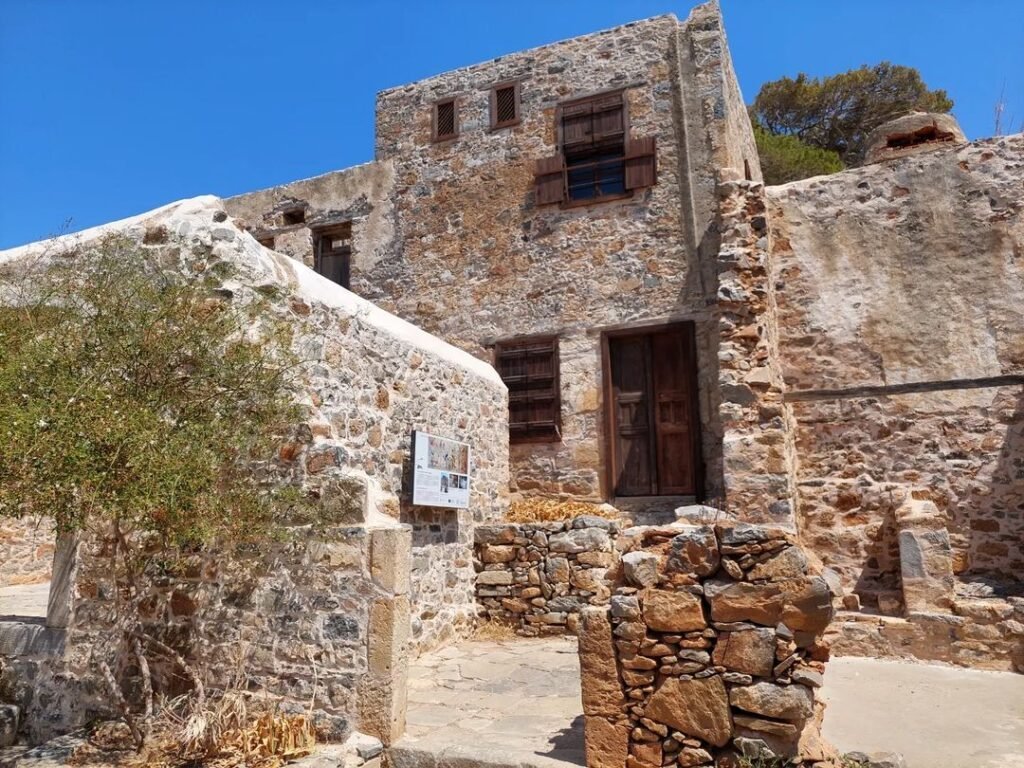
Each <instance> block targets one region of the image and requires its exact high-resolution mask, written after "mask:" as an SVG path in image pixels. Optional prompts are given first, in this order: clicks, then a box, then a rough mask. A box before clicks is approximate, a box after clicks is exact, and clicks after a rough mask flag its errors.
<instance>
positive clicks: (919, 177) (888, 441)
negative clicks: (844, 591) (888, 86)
mask: <svg viewBox="0 0 1024 768" xmlns="http://www.w3.org/2000/svg"><path fill="white" fill-rule="evenodd" d="M1022 178H1024V136H1019V135H1018V136H1010V137H1003V138H997V139H989V140H986V141H980V142H975V143H973V144H970V145H965V146H961V147H950V148H940V149H936V150H935V151H933V152H929V153H924V154H919V155H915V156H913V157H908V158H903V159H898V160H892V161H889V162H886V163H883V164H878V165H871V166H867V167H864V168H859V169H855V170H850V171H845V172H843V173H839V174H835V175H833V176H827V177H819V178H815V179H808V180H805V181H799V182H795V183H792V184H788V185H785V186H781V187H774V188H769V190H768V195H769V218H770V221H771V229H772V235H773V244H772V247H773V251H772V258H773V260H774V261H775V262H776V265H777V267H778V281H777V296H778V307H779V318H778V326H779V329H780V341H779V347H780V354H781V362H782V366H783V373H784V376H785V383H786V387H787V390H788V392H787V394H786V398H787V401H789V402H790V403H791V404H792V408H793V412H794V414H795V416H796V419H797V425H798V427H797V429H798V432H797V442H798V451H799V478H798V479H799V484H798V491H799V495H800V517H801V525H802V530H803V533H804V535H805V536H806V537H807V543H808V545H809V546H810V547H811V548H812V549H813V550H814V551H815V552H817V553H819V554H820V555H821V556H822V557H823V558H824V559H825V560H826V561H827V562H828V563H829V564H831V565H833V566H834V567H836V568H837V569H838V570H839V571H840V572H841V573H842V574H843V577H844V580H845V582H846V584H847V586H848V587H852V588H856V589H857V591H858V592H859V593H860V594H861V596H862V597H863V598H864V599H865V602H866V603H868V604H873V603H874V602H876V600H877V597H878V595H879V594H884V593H886V592H889V591H891V590H893V589H898V588H899V580H898V572H899V561H898V558H897V557H896V553H897V548H896V542H895V539H894V536H893V518H892V515H893V510H894V508H895V507H896V506H898V504H899V503H900V501H901V499H902V498H903V496H905V495H906V492H907V489H909V488H917V489H923V490H924V492H925V494H926V496H927V497H928V498H930V499H931V500H932V501H934V502H935V504H936V505H937V506H938V508H939V510H940V511H941V512H942V513H943V514H944V515H945V517H946V520H947V527H948V529H949V531H950V536H951V540H952V545H953V553H954V563H955V570H956V572H958V573H960V574H962V575H964V576H970V575H987V576H992V577H995V578H997V579H1002V580H1010V581H1011V582H1012V581H1016V580H1019V579H1020V573H1021V571H1022V568H1024V559H1022V555H1021V549H1020V542H1021V541H1022V540H1024V387H1022V383H1024V378H1022V376H1024V213H1022V211H1024V188H1022V186H1021V181H1022Z"/></svg>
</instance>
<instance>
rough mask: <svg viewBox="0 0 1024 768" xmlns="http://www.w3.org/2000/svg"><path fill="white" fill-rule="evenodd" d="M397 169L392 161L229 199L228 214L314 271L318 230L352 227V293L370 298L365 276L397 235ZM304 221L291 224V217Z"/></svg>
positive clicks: (227, 202) (225, 202) (281, 251)
mask: <svg viewBox="0 0 1024 768" xmlns="http://www.w3.org/2000/svg"><path fill="white" fill-rule="evenodd" d="M393 187H394V171H393V169H392V166H391V164H390V163H366V164H365V165H357V166H355V167H354V168H346V169H345V170H343V171H333V172H331V173H325V174H323V175H322V176H314V177H313V178H311V179H302V180H301V181H294V182H291V183H290V184H282V185H281V186H279V187H271V188H269V189H263V190H260V191H258V192H249V193H247V194H244V195H238V196H237V197H230V198H228V199H226V200H224V210H225V211H227V212H228V214H229V215H231V216H232V217H233V218H236V219H238V220H239V222H240V223H241V224H242V225H243V226H245V227H246V228H247V229H248V230H249V232H251V233H252V235H253V236H254V237H256V238H257V239H259V240H265V239H268V238H273V241H274V245H273V249H274V250H275V251H277V252H278V253H283V254H285V255H286V256H291V257H292V258H293V259H295V260H297V261H301V262H302V263H303V264H305V265H306V266H307V267H313V231H314V230H315V229H316V228H318V227H324V226H330V225H332V224H339V223H344V222H351V224H352V262H353V264H352V277H353V282H352V291H353V292H354V293H356V294H358V295H361V296H362V295H365V294H366V291H367V288H368V286H366V285H365V284H363V283H361V282H360V281H361V278H362V276H363V275H364V274H365V273H366V272H368V271H369V270H371V269H372V268H373V267H374V265H376V263H377V262H378V261H380V259H381V258H383V256H384V255H385V254H386V253H387V252H388V250H389V249H390V248H391V246H392V238H393V237H394V219H393V216H392V214H393V204H392V199H391V195H392V193H393ZM296 211H301V212H302V217H303V219H304V221H302V222H301V223H298V224H289V223H287V222H286V220H285V216H286V214H288V213H292V212H296Z"/></svg>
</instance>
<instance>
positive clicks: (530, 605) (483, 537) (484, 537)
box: [475, 515, 619, 636]
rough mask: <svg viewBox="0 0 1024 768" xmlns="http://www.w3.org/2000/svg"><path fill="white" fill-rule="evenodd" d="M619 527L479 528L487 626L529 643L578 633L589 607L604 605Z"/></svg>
mask: <svg viewBox="0 0 1024 768" xmlns="http://www.w3.org/2000/svg"><path fill="white" fill-rule="evenodd" d="M618 532H619V526H618V523H616V522H614V521H612V520H607V519H605V518H602V517H594V516H589V515H588V516H582V517H577V518H575V519H574V520H569V521H567V522H557V521H556V522H536V523H497V524H491V525H482V526H478V527H477V528H476V532H475V535H476V567H477V577H476V598H477V603H478V604H479V605H480V607H481V609H482V613H483V614H484V616H485V617H486V618H487V619H488V620H492V621H499V622H502V623H506V624H510V625H514V626H516V627H517V630H518V632H519V634H522V635H526V636H537V635H555V634H562V633H566V632H568V633H575V632H576V630H577V626H578V624H579V614H580V611H582V610H583V609H584V608H585V607H587V606H588V605H607V603H608V597H609V595H610V594H611V593H610V592H609V590H608V586H607V583H606V582H607V576H608V572H609V569H614V568H615V567H616V566H617V565H618V563H619V553H618V549H617V547H616V539H617V537H618Z"/></svg>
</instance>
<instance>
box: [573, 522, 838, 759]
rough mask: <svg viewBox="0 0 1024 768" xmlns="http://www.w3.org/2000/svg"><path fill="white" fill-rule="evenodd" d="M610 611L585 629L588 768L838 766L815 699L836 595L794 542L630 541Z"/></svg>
mask: <svg viewBox="0 0 1024 768" xmlns="http://www.w3.org/2000/svg"><path fill="white" fill-rule="evenodd" d="M620 541H621V543H622V548H623V550H624V554H623V559H622V564H621V571H620V572H619V573H617V574H616V576H617V578H616V579H615V580H614V581H613V595H612V597H611V601H610V607H609V608H588V609H586V610H585V611H584V612H583V614H582V615H581V619H580V632H579V637H580V668H581V676H582V680H583V709H584V718H585V737H586V750H587V764H588V765H589V766H591V767H592V768H622V766H629V768H642V767H643V766H651V768H660V767H661V766H667V765H679V766H687V767H688V766H705V765H707V766H709V765H712V764H722V763H716V762H715V761H716V760H721V759H723V758H724V757H725V755H729V754H732V755H736V754H740V755H744V756H746V757H748V758H754V757H757V756H760V757H763V758H766V759H767V758H771V757H772V755H777V756H784V757H797V758H799V759H801V760H806V761H807V762H813V761H816V760H824V759H826V758H828V757H830V756H831V755H832V752H831V750H830V748H829V747H828V746H827V745H826V744H824V743H823V742H822V740H821V738H820V723H821V718H822V715H823V712H824V704H823V703H822V702H821V701H820V700H819V699H818V697H817V690H818V688H819V687H820V686H821V684H822V682H823V673H824V669H825V666H824V662H825V661H826V660H827V659H828V647H827V645H825V644H824V643H823V642H822V634H823V632H824V631H825V628H826V627H827V626H828V624H829V621H830V620H831V618H832V613H833V611H832V598H833V592H832V589H831V587H830V586H829V584H828V583H827V581H826V579H825V578H824V577H822V576H820V575H815V574H814V573H813V570H812V569H811V568H810V567H809V565H808V558H807V556H806V555H805V554H804V552H803V551H802V550H801V549H800V548H799V546H797V545H796V539H795V534H794V533H793V531H792V530H791V529H787V528H779V527H766V526H755V525H749V524H729V525H719V526H716V527H711V526H684V525H674V526H666V527H657V528H634V529H627V530H626V531H624V532H623V535H622V537H621V540H620Z"/></svg>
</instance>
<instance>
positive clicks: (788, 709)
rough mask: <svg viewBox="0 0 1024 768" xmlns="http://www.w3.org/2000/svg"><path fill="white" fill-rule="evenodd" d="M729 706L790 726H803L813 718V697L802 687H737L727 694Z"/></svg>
mask: <svg viewBox="0 0 1024 768" xmlns="http://www.w3.org/2000/svg"><path fill="white" fill-rule="evenodd" d="M729 703H730V704H732V705H733V706H734V707H736V708H738V709H743V710H746V711H747V712H753V713H754V714H757V715H764V716H765V717H772V718H775V719H778V720H789V721H793V722H803V721H804V720H806V719H807V718H809V717H810V716H811V715H813V714H814V696H813V695H812V694H811V692H810V690H809V689H807V688H805V687H804V686H802V685H776V684H774V683H754V684H753V685H745V686H739V687H737V688H733V689H732V690H731V691H730V692H729Z"/></svg>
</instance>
